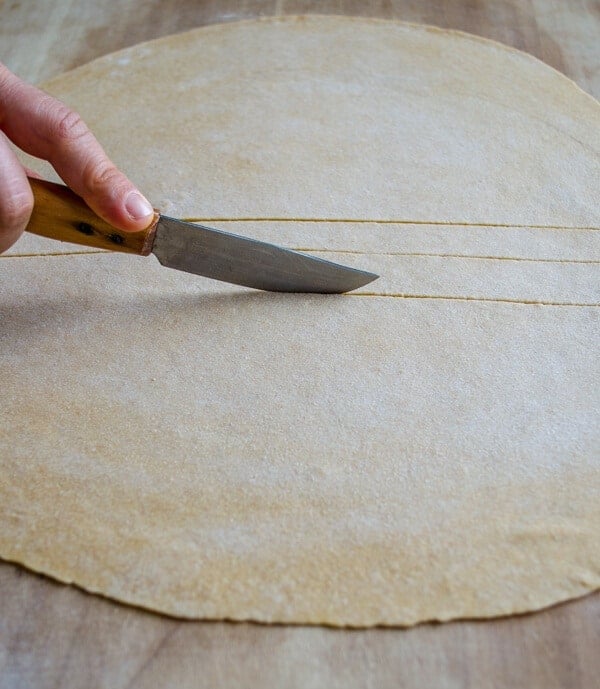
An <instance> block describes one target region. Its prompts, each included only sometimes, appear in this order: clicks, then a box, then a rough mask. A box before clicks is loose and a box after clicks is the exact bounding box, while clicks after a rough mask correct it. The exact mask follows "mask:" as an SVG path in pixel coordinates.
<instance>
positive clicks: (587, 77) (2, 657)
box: [0, 0, 600, 689]
mask: <svg viewBox="0 0 600 689" xmlns="http://www.w3.org/2000/svg"><path fill="white" fill-rule="evenodd" d="M302 12H331V13H337V14H359V15H367V16H380V17H387V18H392V17H394V18H398V19H403V20H406V21H415V22H426V23H430V24H437V25H439V26H443V27H450V28H456V29H462V30H465V31H470V32H472V33H476V34H479V35H482V36H486V37H488V38H493V39H495V40H499V41H502V42H504V43H507V44H509V45H513V46H515V47H517V48H520V49H522V50H526V51H528V52H530V53H532V54H533V55H536V56H537V57H539V58H540V59H542V60H544V61H545V62H547V63H548V64H550V65H552V66H553V67H555V68H557V69H559V70H560V71H562V72H564V73H565V74H567V75H568V76H570V77H571V78H573V79H574V80H575V81H576V82H577V83H578V84H579V85H580V86H581V87H582V88H584V89H585V90H587V91H588V92H589V93H591V94H592V95H594V96H595V97H596V98H598V97H600V40H599V38H598V37H599V36H600V2H598V1H595V0H479V1H478V0H431V1H427V0H379V1H373V2H360V1H359V0H355V1H353V2H352V1H348V2H344V1H343V0H321V1H318V0H287V1H286V0H245V1H244V2H234V1H233V0H222V1H219V0H213V1H205V2H202V1H201V0H128V1H126V0H122V1H121V2H111V0H98V1H97V2H94V3H91V2H83V3H82V2H80V1H79V0H38V1H37V2H35V3H33V2H26V1H23V0H20V1H19V0H4V1H2V0H0V60H2V61H3V62H5V63H6V64H7V65H8V66H9V67H10V68H11V69H13V70H14V71H15V72H17V73H18V74H19V75H20V76H22V77H24V78H26V79H27V80H29V81H33V82H36V81H40V80H43V79H46V78H49V77H51V76H54V75H55V74H58V73H59V72H62V71H64V70H66V69H70V68H73V67H76V66H77V65H80V64H83V63H84V62H87V61H88V60H91V59H93V58H95V57H98V56H100V55H103V54H105V53H107V52H110V51H113V50H117V49H119V48H123V47H126V46H128V45H132V44H134V43H137V42H139V41H142V40H147V39H151V38H155V37H157V36H161V35H165V34H168V33H173V32H176V31H182V30H186V29H189V28H192V27H194V26H199V25H201V24H207V23H213V22H218V21H232V20H236V19H242V18H249V17H254V16H259V15H272V14H282V13H292V14H296V13H302ZM599 649H600V594H598V593H597V594H593V595H590V596H587V597H586V598H583V599H580V600H577V601H573V602H570V603H565V604H563V605H559V606H556V607H554V608H551V609H549V610H545V611H542V612H538V613H535V614H531V615H526V616H522V617H514V618H507V619H502V620H491V621H482V622H453V623H448V624H443V625H433V624H423V625H420V626H418V627H415V628H412V629H405V630H402V629H370V630H357V631H349V630H334V629H324V628H318V627H284V626H261V625H253V624H229V623H206V622H205V623H202V622H180V621H177V620H172V619H168V618H164V617H161V616H158V615H154V614H151V613H147V612H143V611H140V610H135V609H133V608H128V607H126V606H122V605H119V604H117V603H114V602H111V601H108V600H104V599H102V598H99V597H97V596H92V595H89V594H86V593H83V592H81V591H79V590H77V589H76V588H74V587H69V586H63V585H60V584H56V583H54V582H52V581H50V580H48V579H46V578H44V577H39V576H36V575H34V574H31V573H29V572H27V571H25V570H24V569H22V568H20V567H17V566H14V565H11V564H7V563H2V564H0V688H1V689H6V688H8V687H10V688H11V689H13V688H21V687H44V688H45V687H61V688H63V689H67V688H69V687H87V688H95V687H110V688H111V689H117V688H119V687H131V688H135V689H141V688H143V687H152V688H153V687H163V686H174V687H179V688H182V689H184V688H186V687H218V686H224V687H260V686H263V687H271V686H272V687H331V688H332V689H333V688H335V687H377V688H382V689H385V688H387V687H406V688H409V687H415V688H416V687H419V688H421V687H423V688H427V687H436V688H452V689H455V688H458V687H477V688H478V689H487V688H490V689H492V688H493V689H499V688H501V687H507V688H508V687H510V688H511V689H516V688H518V687H524V688H525V687H527V688H529V689H536V688H538V687H539V688H540V689H553V688H555V687H556V688H558V687H560V688H563V687H564V688H565V689H566V688H568V689H578V688H582V689H583V688H584V689H592V688H593V687H600V650H599Z"/></svg>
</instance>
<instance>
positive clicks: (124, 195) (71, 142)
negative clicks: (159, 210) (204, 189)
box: [0, 64, 154, 230]
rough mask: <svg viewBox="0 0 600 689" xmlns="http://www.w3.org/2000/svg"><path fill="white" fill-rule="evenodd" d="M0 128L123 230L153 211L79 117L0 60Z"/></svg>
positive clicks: (149, 217) (147, 218)
mask: <svg viewBox="0 0 600 689" xmlns="http://www.w3.org/2000/svg"><path fill="white" fill-rule="evenodd" d="M0 128H1V129H2V130H3V131H4V132H5V133H6V135H7V136H8V137H9V139H11V140H12V141H13V143H15V144H16V145H17V146H18V147H19V148H21V149H22V150H24V151H26V152H27V153H29V154H31V155H33V156H36V157H37V158H43V159H44V160H47V161H48V162H50V163H51V164H52V166H53V167H54V168H55V170H56V171H57V172H58V174H59V175H60V176H61V178H62V179H63V180H64V181H65V183H66V184H67V185H68V186H69V187H70V188H71V189H72V190H73V191H74V192H75V193H76V194H78V195H79V196H81V197H83V199H84V200H85V201H86V203H87V204H88V205H89V206H90V208H92V210H94V211H95V212H96V213H97V214H98V215H100V216H101V217H102V218H104V219H105V220H106V221H108V222H110V223H111V224H112V225H115V226H117V227H119V228H121V229H123V230H140V229H144V228H145V227H147V225H148V224H149V223H150V222H151V221H152V219H153V217H154V210H153V208H152V206H151V205H150V203H149V202H148V201H147V200H146V199H145V198H144V196H143V195H142V194H141V193H140V192H139V191H138V189H137V188H136V187H135V185H134V184H133V183H132V182H131V181H130V180H129V179H128V178H127V177H126V176H125V175H124V174H123V173H122V172H121V171H120V170H118V168H117V167H116V166H115V165H114V164H113V163H112V162H111V160H110V159H109V158H108V156H107V155H106V153H105V152H104V150H103V149H102V146H101V145H100V144H99V143H98V141H97V140H96V138H95V136H94V135H93V134H92V132H91V131H90V130H89V128H88V127H87V125H86V124H85V123H84V122H83V120H82V119H81V117H80V116H79V115H78V114H77V113H76V112H74V111H73V110H71V109H70V108H68V107H67V106H66V105H65V104H64V103H61V102H60V101H59V100H57V99H56V98H53V97H52V96H49V95H48V94H46V93H44V92H43V91H40V90H39V89H37V88H35V87H33V86H30V85H29V84H25V83H24V82H22V81H21V80H20V79H18V78H17V77H16V76H15V75H14V74H12V73H11V72H10V71H9V70H8V69H7V68H6V67H4V66H3V65H1V64H0Z"/></svg>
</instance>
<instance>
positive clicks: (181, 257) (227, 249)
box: [26, 178, 378, 294]
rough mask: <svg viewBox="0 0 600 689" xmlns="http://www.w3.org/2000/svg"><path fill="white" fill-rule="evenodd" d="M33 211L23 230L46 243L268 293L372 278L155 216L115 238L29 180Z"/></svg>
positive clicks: (62, 197) (338, 289)
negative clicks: (144, 260) (149, 260)
mask: <svg viewBox="0 0 600 689" xmlns="http://www.w3.org/2000/svg"><path fill="white" fill-rule="evenodd" d="M29 182H30V183H31V188H32V190H33V195H34V201H35V203H34V209H33V213H32V215H31V218H30V220H29V224H28V226H27V228H26V229H27V231H28V232H31V233H33V234H37V235H40V236H43V237H48V238H50V239H56V240H60V241H66V242H73V243H75V244H83V245H85V246H90V247H95V248H99V249H108V250H110V251H120V252H125V253H133V254H139V255H142V256H147V255H149V254H150V253H153V254H154V255H155V256H156V257H157V259H158V260H159V262H160V263H161V264H162V265H163V266H166V267H168V268H175V269H176V270H183V271H186V272H188V273H194V274H196V275H202V276H204V277H208V278H212V279H215V280H221V281H224V282H229V283H232V284H235V285H243V286H245V287H253V288H255V289H261V290H267V291H272V292H315V293H320V294H341V293H343V292H349V291H351V290H354V289H357V288H358V287H362V286H363V285H366V284H368V283H369V282H372V281H373V280H375V279H376V278H377V277H378V275H375V274H374V273H370V272H368V271H364V270H358V269H356V268H350V267H348V266H343V265H341V264H339V263H333V262H331V261H326V260H324V259H321V258H318V257H316V256H310V255H308V254H304V253H300V252H298V251H293V250H292V249H287V248H284V247H281V246H278V245H276V244H269V243H267V242H262V241H258V240H255V239H250V238H248V237H242V236H240V235H236V234H232V233H229V232H223V231H222V230H216V229H213V228H210V227H205V226H202V225H196V224H195V223H190V222H185V221H183V220H177V219H176V218H170V217H168V216H165V215H160V213H158V212H157V213H156V215H155V219H154V222H153V223H152V224H151V225H150V226H149V227H148V228H146V229H145V230H142V231H140V232H123V231H121V230H119V229H117V228H115V227H113V226H112V225H110V224H109V223H107V222H106V221H104V220H102V219H101V218H100V217H99V216H97V215H96V214H95V213H94V212H93V211H92V210H91V209H90V208H89V207H88V206H87V204H86V203H85V202H84V201H83V199H81V198H80V197H79V196H77V195H76V194H75V193H74V192H72V191H71V190H70V189H69V188H68V187H66V186H64V185H62V184H55V183H54V182H48V181H46V180H40V179H33V178H30V179H29Z"/></svg>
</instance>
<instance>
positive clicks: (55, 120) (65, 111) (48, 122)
mask: <svg viewBox="0 0 600 689" xmlns="http://www.w3.org/2000/svg"><path fill="white" fill-rule="evenodd" d="M38 114H39V117H40V121H41V122H42V123H44V124H43V128H44V129H45V130H46V131H45V132H39V133H40V134H41V135H42V136H43V137H44V138H45V139H47V140H49V141H50V142H51V143H53V144H70V143H72V142H75V141H78V140H79V139H82V138H83V137H85V136H87V135H89V129H88V128H87V126H86V124H85V123H84V121H83V120H82V119H81V116H80V115H79V113H77V112H75V111H74V110H71V108H69V107H68V106H66V105H65V104H64V103H61V102H60V101H58V100H56V99H55V98H52V96H48V95H45V96H44V97H43V98H41V99H40V102H39V104H38Z"/></svg>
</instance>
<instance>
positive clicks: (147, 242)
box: [27, 179, 158, 256]
mask: <svg viewBox="0 0 600 689" xmlns="http://www.w3.org/2000/svg"><path fill="white" fill-rule="evenodd" d="M29 183H30V184H31V189H32V191H33V197H34V199H35V206H34V209H33V213H32V214H31V218H30V220H29V224H28V225H27V232H32V233H33V234H37V235H40V236H41V237H49V238H50V239H57V240H58V241H61V242H70V243H72V244H81V245H83V246H91V247H94V248H96V249H107V250H108V251H119V252H121V253H125V254H139V255H140V256H148V255H149V254H150V252H151V250H152V244H153V242H154V235H155V234H156V223H157V222H158V213H156V214H155V217H154V221H153V222H152V224H151V225H149V226H148V227H147V228H146V229H145V230H140V231H139V232H123V231H122V230H119V229H118V228H116V227H113V226H112V225H110V224H109V223H107V222H106V221H105V220H102V218H99V217H98V216H97V215H96V214H95V213H93V212H92V211H91V210H90V208H89V207H88V206H87V205H86V203H85V201H84V200H83V199H82V198H80V197H79V196H77V195H76V194H74V193H73V192H72V191H71V190H70V189H69V188H68V187H65V186H64V185H62V184H54V183H53V182H48V181H46V180H43V179H30V180H29Z"/></svg>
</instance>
